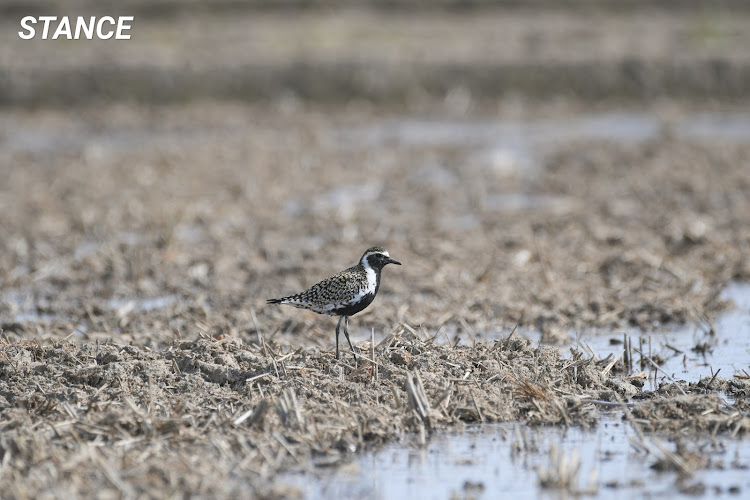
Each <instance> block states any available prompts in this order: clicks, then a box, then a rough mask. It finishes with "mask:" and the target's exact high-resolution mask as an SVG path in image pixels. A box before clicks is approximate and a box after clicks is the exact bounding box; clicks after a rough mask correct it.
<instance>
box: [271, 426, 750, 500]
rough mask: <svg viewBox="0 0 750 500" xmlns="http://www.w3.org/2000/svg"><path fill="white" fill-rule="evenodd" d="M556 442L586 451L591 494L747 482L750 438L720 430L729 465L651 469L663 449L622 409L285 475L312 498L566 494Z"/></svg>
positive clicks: (449, 437) (583, 482)
mask: <svg viewBox="0 0 750 500" xmlns="http://www.w3.org/2000/svg"><path fill="white" fill-rule="evenodd" d="M631 442H636V443H637V444H638V445H637V446H633V445H632V444H631ZM553 445H554V446H556V447H557V448H558V449H559V450H560V451H562V455H563V457H565V459H566V460H572V457H573V455H574V454H575V455H577V456H578V457H579V458H580V468H579V472H578V474H577V475H576V476H575V478H576V480H575V481H574V484H576V485H577V487H578V489H579V490H580V491H584V490H587V489H588V488H589V486H590V485H591V486H593V489H592V490H591V492H592V493H593V494H592V495H591V496H587V497H588V498H615V499H618V498H622V499H630V498H639V497H640V498H643V497H646V498H651V497H665V496H668V497H670V498H695V497H696V496H698V497H700V496H713V495H714V494H715V493H718V492H721V493H725V494H726V493H728V492H729V490H730V488H732V489H733V491H735V490H739V491H738V492H739V493H740V494H747V493H746V492H748V491H750V474H748V471H747V470H745V468H744V467H747V466H748V465H750V441H748V440H744V441H732V440H729V439H721V438H720V439H719V440H718V444H717V446H716V448H715V449H716V452H714V453H712V454H711V457H712V459H713V460H714V463H715V464H716V465H717V466H718V465H719V464H721V467H722V468H715V469H709V470H701V471H698V472H697V473H696V474H695V476H694V477H692V478H690V479H685V480H681V479H679V478H678V476H677V474H676V473H660V472H657V471H655V470H653V469H652V468H651V464H653V463H654V462H655V461H656V460H657V459H658V458H660V457H661V455H660V452H659V451H658V450H657V448H656V447H655V446H654V445H653V443H652V442H650V441H647V442H646V443H639V442H638V438H637V436H636V434H635V432H634V431H633V430H632V429H631V428H630V427H629V424H626V423H624V422H623V421H622V420H621V412H620V411H613V412H612V413H611V414H610V415H609V416H607V417H605V418H604V419H603V420H602V422H601V423H600V424H599V426H598V427H597V428H596V429H593V430H582V429H579V428H570V429H564V428H559V427H546V428H545V427H542V428H524V427H519V426H517V424H493V425H485V426H477V425H474V426H468V427H467V428H466V429H465V431H464V432H461V433H455V434H444V435H438V436H435V437H433V438H432V439H430V440H429V442H428V444H427V445H426V446H425V447H424V448H420V447H416V446H409V445H408V444H403V443H399V444H393V445H390V446H387V447H385V448H384V449H382V450H380V451H377V452H371V453H365V454H363V455H361V456H359V457H357V458H355V460H354V462H353V464H351V465H347V466H344V467H341V468H340V469H320V468H319V469H315V470H313V471H307V472H297V473H293V474H289V475H287V476H286V477H285V478H284V480H283V482H285V483H290V484H293V485H295V486H296V487H298V488H300V490H301V491H302V492H303V494H304V496H305V498H356V497H359V498H373V499H401V498H420V499H446V498H451V495H455V496H457V497H458V498H464V497H465V496H468V495H469V494H474V495H475V498H500V497H507V498H565V497H566V493H565V492H563V491H560V490H553V489H543V488H542V487H541V486H540V485H539V481H538V478H539V473H538V471H539V470H540V469H548V468H550V466H551V464H553V463H556V462H554V461H553V460H552V459H551V458H550V454H549V450H550V448H551V447H552V446H553ZM668 446H669V447H670V448H671V446H670V445H668ZM647 450H648V451H647ZM695 485H702V486H698V490H699V491H700V490H701V489H702V490H703V492H704V495H694V494H688V493H683V492H682V491H681V490H684V489H686V488H687V487H690V486H695ZM567 495H568V496H574V495H571V494H570V493H567Z"/></svg>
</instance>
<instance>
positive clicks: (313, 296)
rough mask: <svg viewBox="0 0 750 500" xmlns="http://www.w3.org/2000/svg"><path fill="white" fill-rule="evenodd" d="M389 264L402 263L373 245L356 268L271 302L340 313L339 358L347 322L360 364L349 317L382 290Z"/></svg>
mask: <svg viewBox="0 0 750 500" xmlns="http://www.w3.org/2000/svg"><path fill="white" fill-rule="evenodd" d="M388 264H396V265H398V266H400V265H401V262H399V261H397V260H395V259H392V258H391V256H390V255H389V254H388V251H387V250H386V249H385V248H383V247H380V246H375V247H370V248H368V249H367V250H365V253H363V254H362V258H360V259H359V262H358V263H357V264H355V265H353V266H352V267H350V268H348V269H345V270H344V271H341V272H340V273H336V274H334V275H333V276H330V277H328V278H326V279H324V280H323V281H321V282H320V283H316V284H315V285H313V286H311V287H310V288H308V289H307V290H305V291H304V292H300V293H297V294H294V295H289V296H287V297H281V298H278V299H268V300H267V301H266V302H267V303H268V304H286V305H290V306H294V307H298V308H300V309H309V310H310V311H313V312H316V313H318V314H327V315H329V316H338V317H339V321H338V323H336V359H341V358H340V357H339V329H340V327H341V321H342V320H343V321H344V336H346V341H347V342H349V347H350V348H351V350H352V355H353V356H354V364H355V365H356V364H357V354H356V353H355V352H354V346H352V341H351V340H350V339H349V317H350V316H353V315H355V314H357V313H358V312H360V311H362V310H363V309H365V308H366V307H367V306H369V305H370V304H371V303H372V301H373V300H374V299H375V295H377V293H378V290H379V289H380V274H381V271H382V270H383V268H384V267H385V266H386V265H388Z"/></svg>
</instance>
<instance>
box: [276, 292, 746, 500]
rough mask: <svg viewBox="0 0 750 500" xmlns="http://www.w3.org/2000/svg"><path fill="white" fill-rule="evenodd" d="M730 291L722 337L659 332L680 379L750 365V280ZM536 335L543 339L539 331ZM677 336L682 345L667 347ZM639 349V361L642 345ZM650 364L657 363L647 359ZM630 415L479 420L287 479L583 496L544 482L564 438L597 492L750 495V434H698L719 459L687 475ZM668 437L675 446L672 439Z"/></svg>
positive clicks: (359, 486) (435, 493)
mask: <svg viewBox="0 0 750 500" xmlns="http://www.w3.org/2000/svg"><path fill="white" fill-rule="evenodd" d="M722 299H724V300H731V301H733V302H734V304H735V307H734V308H732V309H730V310H729V311H727V312H725V313H724V314H722V315H721V316H720V317H719V318H718V319H717V321H716V322H715V324H714V329H715V332H716V333H715V335H714V336H711V335H709V334H707V333H706V332H705V329H700V328H696V327H693V328H689V327H684V328H680V329H671V330H668V331H666V332H664V333H653V334H650V337H651V339H652V340H651V350H652V353H659V354H661V355H662V356H664V355H665V354H669V353H671V354H672V355H671V356H669V357H666V362H665V363H664V364H663V365H662V368H663V370H664V371H666V372H667V373H669V374H670V375H671V376H672V377H673V378H675V379H677V380H685V381H688V382H692V381H696V380H698V379H700V378H701V377H706V376H711V375H712V373H716V372H717V371H718V370H721V372H720V375H721V376H722V377H731V376H733V375H734V374H735V373H737V372H738V371H740V370H743V369H744V370H746V371H748V372H750V284H749V283H731V284H730V285H729V286H727V288H726V289H725V290H724V291H723V293H722ZM507 335H508V332H500V333H497V334H496V335H494V337H495V338H501V337H506V336H507ZM529 335H530V336H531V337H534V340H535V341H538V337H539V336H538V334H536V335H535V334H533V333H531V334H529ZM628 335H630V336H631V338H632V339H633V345H634V346H636V347H637V338H638V334H637V333H635V332H628ZM487 337H488V338H491V337H493V335H491V334H490V335H487ZM645 337H646V338H647V337H648V336H645ZM610 339H615V340H617V341H621V340H622V333H620V334H612V333H610V334H601V332H600V333H599V334H596V332H593V333H591V334H586V335H579V336H578V337H577V338H574V337H571V344H570V345H571V346H575V345H576V344H579V347H580V344H582V343H583V342H585V343H586V345H588V346H589V347H591V349H592V350H593V352H595V353H596V354H597V355H598V356H599V357H601V358H604V357H606V356H607V355H609V354H610V353H612V354H614V355H617V354H618V353H619V352H620V351H621V350H622V346H621V345H612V344H610ZM362 340H364V338H362ZM705 342H709V343H710V346H711V347H710V348H709V349H708V350H707V352H705V353H698V352H695V351H693V350H691V349H692V348H693V347H694V346H695V345H696V344H697V343H705ZM667 344H669V345H670V346H672V347H673V348H676V349H678V350H681V351H682V353H677V352H675V351H674V350H673V349H670V348H669V347H666V346H667ZM646 345H647V344H646ZM646 353H647V352H646ZM634 358H635V363H634V364H635V365H637V364H638V359H639V357H638V356H637V354H636V355H634ZM634 368H636V369H637V367H634ZM646 371H652V370H651V369H650V368H648V367H647V368H646ZM663 380H667V377H666V376H665V375H664V374H663V373H662V372H653V371H652V373H651V376H650V378H649V383H648V384H647V385H646V386H645V387H644V389H646V390H649V389H654V388H655V387H656V386H657V385H658V383H659V382H660V381H663ZM622 419H623V412H622V411H621V410H613V411H611V412H610V413H609V414H608V415H607V416H606V417H604V418H603V419H602V420H601V421H600V423H599V425H598V426H597V428H596V429H593V430H582V429H580V428H570V429H565V428H560V427H548V428H528V427H524V426H519V425H518V424H515V423H508V424H493V425H485V426H478V425H472V426H467V427H466V429H465V431H464V432H462V433H450V434H442V435H436V436H433V437H432V438H431V439H430V440H429V441H428V443H427V445H426V447H424V448H420V447H418V446H411V445H409V444H408V443H396V444H392V445H389V446H387V447H385V448H383V449H382V450H380V451H377V452H369V453H365V454H363V455H361V456H358V457H355V458H354V462H353V463H352V464H351V465H346V466H343V467H341V468H339V469H328V468H325V469H323V468H318V469H314V470H311V471H306V472H305V473H294V474H290V475H288V476H286V477H285V478H284V481H285V482H288V483H291V484H293V485H295V486H296V487H298V488H300V489H301V491H302V492H303V494H304V496H305V498H353V497H361V498H374V499H381V498H382V499H401V498H420V499H445V498H451V496H454V497H457V498H466V497H470V496H471V495H474V498H497V497H500V496H503V497H505V496H508V497H513V498H566V495H567V497H571V496H575V495H572V494H571V493H570V492H567V493H566V492H564V491H559V490H545V489H543V488H542V487H541V486H540V485H539V481H538V478H539V474H538V470H539V469H540V468H542V469H544V468H549V467H550V464H551V459H550V455H549V450H550V448H551V447H552V445H553V444H555V445H556V446H557V447H558V448H559V449H560V450H562V451H563V453H564V456H565V457H567V458H568V459H570V457H571V456H572V455H573V454H574V453H575V454H577V455H578V456H579V457H580V469H579V473H578V475H577V476H576V477H577V481H576V483H575V484H577V485H578V488H579V489H580V490H585V489H586V488H587V487H588V486H589V482H590V479H591V478H592V474H594V476H593V478H594V479H593V483H592V484H593V485H594V489H595V490H596V492H595V493H594V494H592V495H590V496H587V498H607V499H610V498H613V499H619V498H622V499H630V498H660V497H669V498H706V497H713V496H716V495H717V494H722V495H728V496H730V497H736V496H746V495H748V494H750V473H749V472H748V467H750V440H748V439H744V440H733V439H730V438H728V437H721V436H720V437H718V438H717V440H716V441H715V442H713V443H709V440H707V439H706V440H698V442H697V443H700V444H701V445H706V446H705V448H703V450H702V452H701V453H702V454H703V456H705V457H707V458H709V459H710V460H711V463H712V464H713V466H710V467H709V468H707V469H704V470H699V471H697V472H696V474H695V476H693V477H692V478H688V479H680V478H679V476H678V475H677V474H676V473H674V472H667V473H659V472H657V471H655V470H653V469H652V468H651V465H652V464H654V462H655V461H656V460H658V459H659V458H661V457H662V454H661V452H660V451H659V450H658V448H657V446H655V445H654V441H653V440H654V439H659V438H658V437H653V436H652V437H647V440H646V442H645V443H644V442H641V441H640V438H638V437H637V435H636V433H635V432H634V431H633V429H632V428H631V427H630V424H628V423H626V422H624V421H623V420H622ZM662 444H664V445H666V446H667V447H668V448H669V449H672V450H673V449H674V447H673V445H672V444H668V443H662ZM695 444H696V443H693V444H691V445H695ZM519 450H520V451H519Z"/></svg>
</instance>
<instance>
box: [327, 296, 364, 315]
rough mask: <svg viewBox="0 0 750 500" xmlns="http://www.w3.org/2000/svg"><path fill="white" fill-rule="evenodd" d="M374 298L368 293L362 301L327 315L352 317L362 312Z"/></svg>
mask: <svg viewBox="0 0 750 500" xmlns="http://www.w3.org/2000/svg"><path fill="white" fill-rule="evenodd" d="M374 298H375V294H374V293H368V294H367V295H365V296H363V297H362V300H360V301H359V302H357V303H354V304H350V305H348V306H346V307H342V308H341V309H335V310H333V311H331V312H330V313H329V314H331V316H353V315H355V314H357V313H358V312H360V311H361V310H363V309H364V308H365V307H367V306H369V305H370V304H371V303H372V301H373V299H374Z"/></svg>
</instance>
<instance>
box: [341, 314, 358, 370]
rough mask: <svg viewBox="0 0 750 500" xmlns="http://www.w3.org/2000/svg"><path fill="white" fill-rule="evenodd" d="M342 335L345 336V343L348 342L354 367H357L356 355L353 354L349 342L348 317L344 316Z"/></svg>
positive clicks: (350, 342) (352, 348)
mask: <svg viewBox="0 0 750 500" xmlns="http://www.w3.org/2000/svg"><path fill="white" fill-rule="evenodd" d="M344 335H345V336H346V341H347V342H349V348H350V349H351V350H352V356H354V366H357V353H356V352H354V346H353V345H352V341H351V340H349V316H344Z"/></svg>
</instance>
